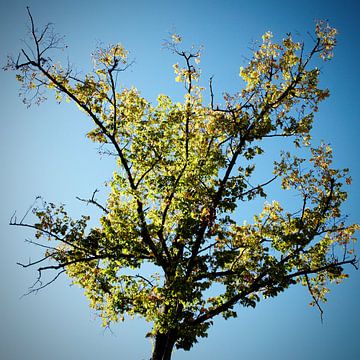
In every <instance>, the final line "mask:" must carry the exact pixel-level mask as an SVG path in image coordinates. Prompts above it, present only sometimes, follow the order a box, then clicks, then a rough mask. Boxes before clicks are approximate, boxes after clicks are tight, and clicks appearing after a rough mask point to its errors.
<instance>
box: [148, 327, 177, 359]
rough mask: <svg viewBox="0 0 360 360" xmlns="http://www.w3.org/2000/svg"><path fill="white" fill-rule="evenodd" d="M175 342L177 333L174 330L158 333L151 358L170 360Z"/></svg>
mask: <svg viewBox="0 0 360 360" xmlns="http://www.w3.org/2000/svg"><path fill="white" fill-rule="evenodd" d="M175 342H176V334H175V332H174V331H169V332H168V333H167V334H160V333H159V334H157V335H156V336H155V346H154V351H153V353H152V357H151V360H170V359H171V355H172V350H173V348H174V345H175Z"/></svg>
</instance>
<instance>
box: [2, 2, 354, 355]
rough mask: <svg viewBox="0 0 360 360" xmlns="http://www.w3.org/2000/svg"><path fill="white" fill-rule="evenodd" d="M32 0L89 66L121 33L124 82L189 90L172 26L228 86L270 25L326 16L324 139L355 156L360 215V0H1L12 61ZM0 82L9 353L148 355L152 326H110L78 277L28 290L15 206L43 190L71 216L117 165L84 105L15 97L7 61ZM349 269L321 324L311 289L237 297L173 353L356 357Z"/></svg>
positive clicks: (219, 87) (234, 84) (299, 24)
mask: <svg viewBox="0 0 360 360" xmlns="http://www.w3.org/2000/svg"><path fill="white" fill-rule="evenodd" d="M27 5H29V6H30V7H31V10H32V13H33V15H34V17H35V19H36V22H37V23H38V24H39V25H44V24H46V23H47V22H52V23H54V24H55V28H56V31H57V32H59V33H60V34H64V35H65V37H66V43H67V45H68V46H69V48H68V53H69V57H70V59H71V61H72V63H74V64H75V66H76V67H77V68H78V69H87V68H89V67H90V66H91V59H90V54H91V52H92V51H93V50H94V48H95V47H96V45H98V44H99V43H104V44H107V43H115V42H122V43H123V44H124V45H125V47H127V48H128V49H129V50H130V51H131V56H132V57H133V58H134V59H135V65H134V66H133V67H131V68H130V69H129V71H127V73H124V75H123V76H124V77H123V82H124V84H127V85H132V84H133V85H134V86H136V87H137V88H138V89H140V91H141V92H142V94H143V95H144V96H146V97H148V98H150V99H154V98H156V96H157V94H159V93H166V94H169V95H171V96H173V97H175V98H177V97H180V96H181V91H182V89H181V87H180V86H179V85H178V84H176V83H175V82H174V78H173V72H172V67H171V65H172V64H173V63H174V62H176V61H177V59H176V58H174V56H173V55H171V54H170V53H169V52H168V51H166V50H164V49H162V47H161V44H162V43H163V41H164V39H165V38H166V37H168V34H169V33H170V32H173V31H176V32H178V33H180V34H182V36H183V37H184V39H185V41H187V42H188V43H189V44H191V43H195V44H199V45H200V44H202V45H204V49H205V50H204V55H203V60H202V69H203V78H204V79H208V78H209V77H210V76H211V75H214V84H215V86H216V92H217V93H218V94H221V92H223V91H225V90H229V91H236V90H237V89H239V87H240V86H241V83H240V81H239V76H238V74H239V67H240V66H241V65H244V64H246V60H245V58H246V57H249V56H250V52H249V47H250V45H251V43H252V41H254V40H257V39H259V38H260V37H261V35H262V34H263V33H264V32H265V31H267V30H271V31H273V32H274V34H275V36H278V37H279V38H281V36H282V35H284V34H285V33H287V32H292V33H294V34H295V33H300V34H302V35H301V36H302V37H303V38H305V40H309V41H310V38H309V36H308V35H307V31H308V30H312V29H313V26H314V19H328V20H329V21H330V23H331V24H332V25H333V26H335V27H336V28H338V30H339V44H338V47H337V50H336V53H335V58H334V60H333V61H332V62H329V63H327V64H326V66H324V67H323V69H322V72H323V74H322V84H323V86H324V87H328V88H329V89H330V91H331V97H330V99H328V100H327V101H326V103H323V104H322V105H321V107H320V112H319V113H318V114H317V117H316V124H315V127H314V138H315V139H316V141H319V140H321V139H324V140H325V141H327V142H330V143H331V145H332V146H333V148H334V153H335V164H336V165H337V166H338V167H349V168H350V169H351V175H352V178H353V186H352V187H351V189H350V194H349V199H348V201H347V203H346V206H345V207H344V212H345V213H347V214H349V221H353V222H356V221H358V222H360V219H359V217H360V216H359V214H360V205H359V204H360V190H359V189H360V167H359V162H358V156H359V140H358V134H359V133H360V125H359V124H360V119H359V111H358V104H359V88H358V84H359V83H360V75H359V70H358V66H359V64H358V62H359V60H358V59H359V55H360V53H359V40H358V24H357V22H358V14H359V10H360V9H359V5H358V2H357V1H352V0H343V1H323V0H321V1H309V0H303V1H297V2H294V1H289V2H284V1H264V0H259V1H231V0H227V1H226V0H223V1H216V0H214V1H203V0H201V1H188V0H183V1H176V2H175V1H132V2H131V1H122V0H119V1H108V0H103V1H76V2H73V1H69V0H63V1H57V2H55V1H53V0H50V1H46V2H45V1H34V0H33V1H31V0H29V1H22V0H16V1H12V2H5V1H1V2H0V32H1V38H0V49H1V50H0V63H1V64H2V65H3V64H4V63H5V62H6V55H7V54H11V53H12V54H16V53H17V50H18V49H19V48H20V47H21V46H22V42H21V41H20V39H22V38H24V37H25V33H26V26H27V15H26V6H27ZM61 56H64V55H63V54H62V55H61ZM0 84H1V90H0V91H1V96H0V123H1V131H0V146H1V151H0V164H1V169H2V172H1V187H0V192H1V194H0V199H1V200H2V206H1V208H0V231H1V236H0V244H1V252H0V257H1V261H0V274H1V285H2V286H1V303H2V306H1V308H0V313H1V314H0V315H1V317H0V319H1V323H0V358H1V359H4V360H19V359H24V358H27V359H37V360H47V359H51V360H60V359H61V360H62V359H87V360H94V359H99V358H100V357H101V358H106V359H107V360H112V359H126V360H141V359H148V358H149V356H150V350H151V345H150V342H149V340H148V339H145V337H144V335H145V333H146V332H147V329H148V327H149V325H147V324H146V323H144V322H143V321H141V320H133V321H131V320H129V321H126V322H124V323H121V324H119V325H115V326H113V327H112V331H113V333H111V332H110V331H104V330H103V329H102V328H101V327H100V324H99V321H98V320H97V319H96V316H95V314H94V313H93V312H92V311H91V310H90V309H89V308H88V305H87V300H86V299H85V298H84V296H83V295H82V292H81V290H80V289H78V288H76V287H70V286H69V282H68V281H67V279H66V278H64V279H60V280H59V281H57V282H56V283H55V284H53V285H52V286H50V287H48V288H47V289H46V290H44V291H43V292H41V293H39V294H38V295H36V296H27V297H24V298H22V299H21V300H20V299H19V298H20V296H21V295H22V294H23V293H24V292H26V289H27V287H28V286H29V285H31V283H32V282H33V280H34V279H35V276H36V274H35V272H32V271H31V270H30V271H27V270H24V269H21V268H19V267H18V266H17V265H16V262H17V261H27V259H28V258H29V257H31V258H32V259H35V257H36V255H37V254H38V249H36V248H32V247H31V246H29V245H28V244H26V243H24V241H23V240H24V239H25V238H28V237H30V236H31V233H30V232H26V231H24V230H22V229H17V228H13V227H10V226H8V221H9V219H10V217H11V215H12V213H13V212H14V210H17V211H18V213H19V214H21V213H24V212H25V211H26V209H27V208H28V206H29V205H30V204H31V203H32V201H33V199H34V198H35V196H37V195H42V196H43V197H44V198H46V199H47V200H49V201H54V202H58V203H59V202H63V203H65V204H67V208H68V209H69V211H70V212H71V213H72V214H74V216H76V215H79V214H81V213H83V212H88V211H90V209H89V208H86V207H84V206H83V205H81V204H79V202H78V201H77V200H76V199H75V197H76V196H80V197H87V196H89V195H91V193H92V192H93V190H94V189H95V188H101V187H102V185H103V184H104V182H105V181H106V180H108V179H109V178H110V177H111V174H112V171H113V164H112V162H111V160H108V159H106V158H103V159H100V158H99V156H98V154H97V151H96V147H95V146H94V144H92V143H90V142H89V141H87V140H86V138H85V133H86V131H87V130H88V129H89V128H90V126H91V125H90V123H89V120H88V119H87V118H86V117H85V116H84V115H83V114H81V113H79V111H78V110H77V109H76V107H75V106H72V105H71V104H66V103H65V104H61V105H57V104H56V103H55V101H53V100H52V99H49V101H47V102H46V103H44V104H42V105H41V106H40V107H37V106H33V107H31V108H30V109H27V108H26V107H25V106H24V105H23V104H22V103H21V100H20V99H19V97H18V96H17V94H18V86H17V83H16V81H15V79H14V74H12V73H9V72H3V71H1V72H0ZM49 98H51V96H49ZM92 214H93V215H94V216H96V213H92ZM350 275H351V277H350V279H349V280H347V281H345V283H343V284H342V285H341V286H337V287H336V288H332V292H331V294H330V295H329V297H328V299H329V302H328V303H327V304H325V306H324V310H325V317H324V323H323V324H321V322H320V316H319V313H318V312H317V311H316V310H315V309H313V308H310V307H309V306H308V303H309V301H310V298H309V296H308V294H307V293H306V290H305V288H302V287H297V288H293V289H291V290H289V291H287V292H285V293H283V294H281V295H280V296H279V297H277V298H276V299H272V300H268V301H264V302H262V303H260V304H259V305H258V307H257V308H256V309H255V310H248V309H246V310H241V311H240V312H239V317H238V319H233V320H228V321H224V320H222V319H218V320H216V321H215V325H214V326H213V328H212V329H211V330H210V332H209V337H208V338H207V339H204V340H200V343H199V344H198V345H196V346H195V347H194V348H193V349H192V350H191V351H190V352H189V353H185V352H180V351H179V352H177V353H176V354H175V355H174V359H175V360H182V359H188V360H191V359H209V360H215V359H218V358H222V359H225V360H227V359H229V360H231V359H245V358H246V359H247V358H251V359H254V360H260V359H261V360H263V359H267V360H273V359H274V360H275V359H276V360H289V359H291V360H298V359H299V360H300V359H308V360H312V359H317V360H321V359H326V360H332V359H339V358H341V359H358V358H360V355H359V352H360V348H359V345H358V344H359V340H358V324H359V321H360V311H359V300H358V299H359V298H360V272H355V271H353V270H352V269H350Z"/></svg>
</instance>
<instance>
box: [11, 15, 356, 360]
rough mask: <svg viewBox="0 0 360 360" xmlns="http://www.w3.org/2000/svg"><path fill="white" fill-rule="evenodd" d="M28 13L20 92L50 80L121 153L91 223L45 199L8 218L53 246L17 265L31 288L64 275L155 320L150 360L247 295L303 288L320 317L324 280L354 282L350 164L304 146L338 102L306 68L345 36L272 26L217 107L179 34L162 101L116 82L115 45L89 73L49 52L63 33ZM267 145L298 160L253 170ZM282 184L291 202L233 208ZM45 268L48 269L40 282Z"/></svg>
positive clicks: (39, 93)
mask: <svg viewBox="0 0 360 360" xmlns="http://www.w3.org/2000/svg"><path fill="white" fill-rule="evenodd" d="M28 14H29V18H30V35H31V38H32V45H31V46H28V47H26V48H25V49H22V50H21V52H20V54H19V56H18V57H17V58H16V59H14V58H9V61H8V64H7V65H6V66H5V69H10V70H14V71H16V72H17V75H16V77H17V80H18V81H19V82H20V84H21V90H22V96H23V98H24V102H25V103H27V104H30V103H32V102H35V103H36V102H41V101H43V100H44V99H45V98H44V91H45V90H46V91H49V90H50V91H53V92H54V93H55V96H56V98H57V100H58V101H61V99H62V98H66V100H69V101H70V102H73V103H75V104H76V105H77V106H78V107H79V109H80V110H82V111H83V112H84V113H85V114H86V115H88V117H89V118H90V119H91V121H92V122H93V124H94V128H93V130H91V131H90V132H89V133H88V134H87V135H88V137H89V138H90V139H92V140H93V141H94V142H96V143H99V144H100V145H101V146H102V148H103V149H105V151H107V152H108V153H109V154H111V155H113V156H115V157H116V158H117V161H118V168H117V169H116V171H115V172H114V175H113V178H112V180H111V181H110V183H109V185H110V188H111V192H110V194H109V196H108V200H107V203H106V204H105V205H102V204H100V203H99V202H98V201H97V199H96V197H95V195H96V191H95V192H94V193H93V196H92V197H91V198H90V199H87V200H86V199H80V200H83V201H86V202H88V203H91V204H93V205H95V206H97V207H98V208H100V209H101V210H102V211H103V213H104V214H103V216H102V217H101V218H100V219H99V225H98V226H97V227H94V228H91V229H88V228H87V222H88V220H89V217H88V216H83V217H81V218H80V219H79V220H74V219H72V218H70V216H69V215H68V214H67V212H66V211H65V208H64V206H63V205H60V206H56V205H54V204H53V203H48V202H45V201H41V199H37V203H36V204H34V206H33V208H32V213H33V215H34V216H35V217H36V218H37V220H36V221H35V222H26V217H24V218H23V219H22V220H20V221H18V220H17V219H16V217H15V216H14V217H13V218H12V219H11V221H10V224H11V225H15V226H23V227H29V228H32V229H34V230H35V238H36V240H34V241H31V242H32V243H33V244H35V245H39V246H40V247H41V248H43V249H45V252H44V254H43V256H42V257H41V258H40V259H39V260H37V261H34V262H30V263H27V264H20V265H22V266H23V267H32V266H35V267H37V271H38V279H37V281H36V283H35V284H34V287H33V288H32V289H31V292H34V291H38V290H40V289H42V288H44V287H46V286H47V285H49V284H50V283H52V282H53V281H55V280H56V279H57V278H58V277H59V276H60V275H61V274H63V273H66V274H67V275H68V276H69V277H70V279H71V280H72V281H73V282H74V283H76V284H78V285H80V286H81V287H83V288H84V289H85V294H86V295H87V297H88V298H89V300H90V306H91V307H92V308H94V309H95V310H97V311H98V312H99V314H100V316H101V317H102V319H103V324H104V325H105V326H107V325H109V324H110V323H111V322H116V321H120V320H123V319H124V316H125V315H126V314H128V315H137V316H141V317H144V318H146V320H148V321H149V322H151V323H152V324H153V328H152V331H151V333H150V334H148V336H150V337H152V338H153V342H154V348H153V354H152V360H168V359H170V358H171V355H172V351H173V348H174V346H176V348H180V349H184V350H189V349H190V348H191V347H192V346H193V344H194V343H196V341H197V339H198V338H200V337H204V336H206V334H207V330H208V328H209V327H210V326H211V325H212V319H213V318H214V317H215V316H217V315H222V316H224V317H225V318H229V317H235V316H236V314H237V313H236V309H237V306H238V305H240V306H251V307H255V306H256V303H257V302H258V301H260V297H262V298H268V297H274V296H277V295H278V294H279V293H280V292H282V291H284V290H286V289H287V288H289V287H290V286H291V285H295V284H297V283H301V284H302V285H304V286H306V287H307V289H308V291H309V292H310V295H311V296H312V299H313V305H315V306H317V307H318V309H319V310H320V312H321V313H322V309H321V305H320V304H321V301H324V300H325V299H326V298H325V296H326V293H327V291H328V283H329V282H335V283H339V282H341V281H342V279H344V278H346V277H347V275H346V274H345V273H344V269H343V267H344V265H347V264H351V265H353V266H354V267H357V259H356V256H355V255H354V253H353V248H352V246H351V243H352V241H353V240H354V238H353V235H354V232H355V231H356V230H357V229H358V228H359V227H358V225H356V224H353V225H347V224H346V221H345V220H346V219H345V217H344V216H343V215H342V212H341V205H342V203H343V202H344V201H345V200H346V196H347V194H346V192H345V191H344V190H343V185H344V184H343V183H344V182H345V183H346V184H350V183H351V178H350V177H349V176H348V175H347V172H348V170H347V169H344V170H337V169H334V168H333V167H332V166H331V163H332V150H331V148H330V146H329V145H326V144H323V143H322V144H321V145H320V146H318V147H312V145H311V136H310V132H311V129H312V123H313V120H314V114H315V113H316V111H317V110H318V104H319V103H320V102H321V101H322V100H324V99H325V98H327V97H328V96H329V92H328V90H326V89H321V88H320V87H319V76H320V71H319V69H318V68H317V67H315V66H314V65H312V64H313V63H314V62H315V57H316V56H317V55H319V56H320V58H322V59H323V60H325V61H326V60H330V59H331V57H332V56H333V48H334V47H335V44H336V41H335V35H336V30H335V29H333V28H331V27H330V26H329V25H328V24H326V23H324V22H319V23H318V24H317V25H316V29H315V35H314V38H313V44H312V46H311V48H310V49H308V50H307V48H306V47H305V45H304V43H302V42H296V41H295V40H294V39H293V37H292V35H291V34H288V35H287V36H286V37H285V38H284V39H283V40H282V41H281V42H280V43H276V42H274V40H273V35H272V34H271V33H270V32H267V33H266V34H264V36H263V38H262V43H261V44H260V45H259V46H258V47H257V48H255V49H254V52H253V57H252V59H251V61H250V62H249V64H248V66H247V67H245V68H241V69H240V76H241V77H242V79H243V80H244V81H245V86H244V88H243V89H242V90H241V91H239V92H238V93H236V94H225V95H224V99H223V104H222V105H220V104H219V105H215V96H214V92H213V83H212V80H210V83H209V96H210V104H209V105H205V104H204V101H203V94H204V93H205V89H204V88H202V87H201V86H199V82H198V81H199V77H200V70H199V68H198V63H199V61H200V55H201V53H200V51H199V50H192V51H186V50H183V49H182V48H181V44H182V40H181V38H180V37H179V36H178V35H173V36H172V38H171V40H170V41H169V42H168V43H167V47H168V48H169V49H170V50H171V51H172V52H173V53H174V54H175V55H177V56H179V58H180V59H181V60H182V63H183V65H180V64H175V65H174V71H175V74H176V81H178V82H180V83H182V84H183V85H184V87H185V95H184V101H183V102H182V103H175V102H173V101H172V100H171V99H170V98H169V97H168V96H166V95H159V97H158V99H157V103H156V104H154V105H153V104H151V103H150V102H149V101H147V100H146V99H144V98H143V97H142V96H141V95H140V92H139V91H138V90H137V89H135V88H121V87H120V86H119V85H118V76H119V74H120V73H121V72H122V71H124V70H125V69H126V68H127V67H128V66H129V65H130V64H131V62H129V60H128V53H127V51H126V50H125V49H124V47H123V46H122V45H120V44H115V45H112V46H109V47H107V48H99V49H97V50H96V52H95V53H94V70H93V71H92V72H90V73H89V74H87V75H85V77H79V75H78V74H76V73H75V72H74V70H73V69H72V68H71V67H70V66H67V67H62V66H61V65H60V64H58V63H55V62H53V61H52V58H50V56H49V54H50V53H52V52H54V50H56V49H58V48H61V47H62V46H63V45H62V39H61V37H59V36H58V35H56V34H55V33H54V32H53V30H52V26H51V25H47V26H45V28H44V29H42V30H38V29H37V28H36V27H35V24H34V21H33V17H32V15H31V13H30V11H29V10H28ZM29 95H30V98H29ZM266 139H269V140H271V141H274V142H278V141H283V142H284V144H286V146H287V148H289V149H292V152H297V153H298V155H294V154H292V153H291V152H290V151H286V152H283V153H282V154H281V156H280V158H279V159H275V161H274V166H273V173H272V174H269V175H268V177H267V178H264V174H262V173H261V174H260V176H262V177H263V178H262V179H261V180H259V179H258V178H257V177H258V176H259V175H258V174H256V171H255V170H256V162H255V160H256V159H257V158H258V157H259V156H260V155H261V154H262V153H263V152H264V149H265V147H264V145H263V144H264V142H265V140H266ZM306 153H307V154H309V155H306ZM300 154H305V155H304V156H303V157H300ZM274 185H279V187H282V188H283V189H284V190H286V191H287V192H288V193H289V192H290V193H291V194H294V193H295V194H297V195H298V196H297V199H299V203H298V205H297V208H296V209H291V210H288V211H286V210H285V209H284V208H283V207H282V206H281V205H280V203H279V202H277V201H272V202H265V203H264V206H263V209H262V211H261V212H260V213H259V214H258V215H255V216H254V219H253V222H252V223H251V224H248V223H246V222H242V221H241V219H239V213H238V212H237V211H236V210H237V208H239V207H240V208H241V206H244V205H245V204H247V203H248V202H251V201H253V200H255V199H258V198H259V197H266V196H269V195H267V193H266V192H268V189H270V190H271V188H272V187H274ZM40 240H44V241H49V242H50V244H49V245H48V243H47V242H45V243H43V242H39V241H40ZM47 261H50V263H49V264H47V263H46V262H47ZM45 272H54V275H53V277H51V278H50V280H49V281H46V282H42V278H43V274H44V273H45ZM214 285H216V286H214Z"/></svg>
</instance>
